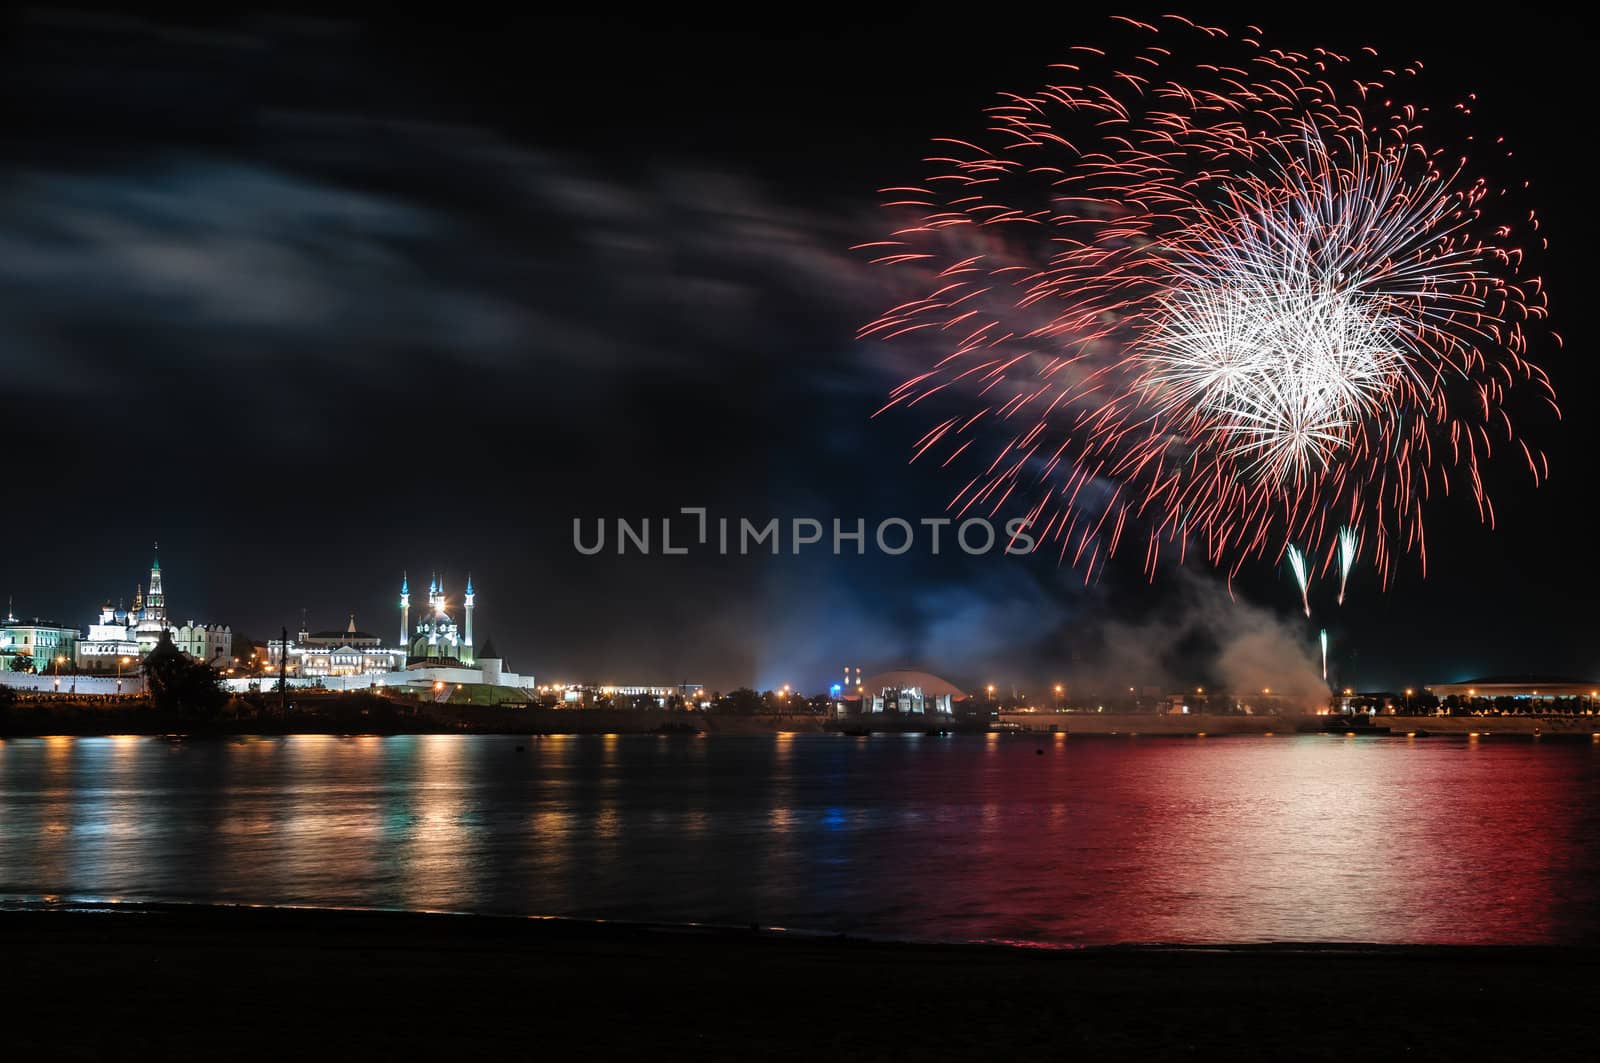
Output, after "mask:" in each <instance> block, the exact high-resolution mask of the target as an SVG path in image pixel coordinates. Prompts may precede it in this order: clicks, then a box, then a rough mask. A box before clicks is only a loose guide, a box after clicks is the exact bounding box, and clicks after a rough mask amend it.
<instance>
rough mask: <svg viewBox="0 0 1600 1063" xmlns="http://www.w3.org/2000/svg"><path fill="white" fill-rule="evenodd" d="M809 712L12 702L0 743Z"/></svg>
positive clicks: (458, 729) (785, 719) (780, 728)
mask: <svg viewBox="0 0 1600 1063" xmlns="http://www.w3.org/2000/svg"><path fill="white" fill-rule="evenodd" d="M826 725H827V721H826V719H825V718H823V717H821V716H817V715H814V714H809V713H784V714H777V713H769V714H758V715H751V716H738V715H722V714H712V713H703V712H693V713H685V712H664V711H663V712H649V711H643V710H637V709H547V708H508V707H504V706H493V705H452V704H447V703H446V704H436V703H433V702H417V701H413V700H410V699H404V698H395V697H388V696H385V695H380V694H372V693H365V692H362V693H346V694H303V693H302V694H297V695H296V696H295V697H294V699H293V700H292V701H291V702H290V706H289V709H288V711H287V713H285V712H283V711H281V710H279V709H278V708H276V707H269V708H267V709H264V710H260V709H254V708H246V709H245V710H244V711H233V712H223V713H221V714H219V715H217V716H214V717H210V718H207V719H196V718H194V717H192V716H187V715H184V714H181V713H173V712H162V711H160V710H157V709H155V708H154V707H152V706H151V705H149V704H148V703H147V702H143V701H132V700H129V701H115V700H110V699H106V700H99V701H93V700H77V701H69V700H64V699H63V700H55V701H48V700H45V701H34V702H22V701H18V702H15V703H12V704H7V705H3V706H0V738H38V737H46V736H49V737H54V736H80V737H93V736H103V735H173V734H181V735H188V736H193V737H236V736H241V735H273V734H371V735H401V734H520V735H539V734H578V735H582V734H653V733H657V732H666V733H691V734H692V733H694V732H702V733H705V734H716V735H725V734H780V733H800V734H804V733H821V732H822V731H823V730H825V729H826Z"/></svg>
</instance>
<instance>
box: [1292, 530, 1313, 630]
mask: <svg viewBox="0 0 1600 1063" xmlns="http://www.w3.org/2000/svg"><path fill="white" fill-rule="evenodd" d="M1288 555H1289V570H1290V571H1291V572H1293V573H1294V581H1295V582H1296V583H1298V584H1300V604H1302V605H1304V606H1305V607H1306V616H1307V617H1308V618H1309V617H1310V616H1311V596H1310V593H1309V591H1310V584H1311V573H1310V570H1309V569H1307V568H1306V555H1304V554H1302V553H1301V552H1300V551H1299V550H1297V549H1296V548H1295V547H1294V545H1293V544H1291V545H1290V546H1289V549H1288Z"/></svg>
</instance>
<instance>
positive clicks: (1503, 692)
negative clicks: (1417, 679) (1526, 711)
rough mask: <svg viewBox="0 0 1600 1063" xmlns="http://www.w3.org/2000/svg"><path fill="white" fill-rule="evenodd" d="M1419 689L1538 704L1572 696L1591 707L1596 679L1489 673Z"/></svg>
mask: <svg viewBox="0 0 1600 1063" xmlns="http://www.w3.org/2000/svg"><path fill="white" fill-rule="evenodd" d="M1423 689H1425V690H1426V691H1428V693H1430V694H1432V695H1433V696H1434V697H1436V698H1438V699H1439V700H1440V701H1443V700H1445V699H1446V698H1452V697H1453V698H1458V699H1461V700H1463V701H1469V702H1470V701H1488V702H1493V701H1496V700H1498V699H1500V698H1509V699H1511V700H1512V701H1513V702H1518V703H1523V704H1540V703H1543V702H1548V701H1553V700H1556V699H1562V698H1574V699H1579V700H1581V701H1582V702H1583V703H1584V705H1585V706H1586V707H1592V706H1593V703H1594V701H1595V700H1597V698H1600V682H1597V681H1595V680H1590V679H1574V678H1572V677H1570V676H1550V675H1489V676H1482V677H1480V678H1478V679H1465V680H1462V681H1461V682H1459V683H1434V684H1433V685H1432V686H1428V687H1424V688H1423Z"/></svg>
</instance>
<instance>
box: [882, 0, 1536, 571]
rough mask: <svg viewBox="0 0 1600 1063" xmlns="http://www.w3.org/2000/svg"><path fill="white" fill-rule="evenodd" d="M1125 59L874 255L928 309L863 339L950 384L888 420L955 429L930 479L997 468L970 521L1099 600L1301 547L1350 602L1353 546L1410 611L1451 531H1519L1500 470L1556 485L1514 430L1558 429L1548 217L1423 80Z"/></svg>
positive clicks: (1201, 36)
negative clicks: (1440, 512) (1117, 576)
mask: <svg viewBox="0 0 1600 1063" xmlns="http://www.w3.org/2000/svg"><path fill="white" fill-rule="evenodd" d="M1114 31H1115V34H1116V35H1117V36H1121V37H1128V38H1131V42H1125V43H1124V45H1123V46H1121V47H1120V48H1113V49H1102V48H1090V47H1080V48H1077V49H1074V50H1073V51H1072V53H1071V61H1070V62H1065V63H1061V64H1058V65H1057V66H1056V67H1055V68H1053V73H1054V75H1055V77H1054V78H1053V83H1052V84H1050V85H1048V86H1046V87H1045V88H1043V89H1041V90H1039V91H1038V92H1035V93H1033V94H1032V95H1026V96H1024V95H1005V96H1003V97H1002V99H1001V102H1000V103H998V104H997V105H996V106H994V107H992V108H990V109H989V111H988V119H989V122H988V129H987V130H986V131H985V132H984V133H983V134H982V135H981V136H978V137H974V138H967V139H951V140H944V141H939V142H937V150H936V152H935V153H934V157H933V158H931V159H929V160H928V161H929V163H930V164H931V165H932V167H933V172H932V173H931V174H930V175H929V176H928V177H927V179H926V180H924V181H923V182H922V183H920V184H917V185H911V186H906V187H898V188H892V189H887V190H886V192H887V204H886V208H887V209H888V210H890V211H892V212H894V213H895V214H896V216H897V218H899V219H901V223H900V224H899V226H898V227H897V228H895V229H894V230H893V231H892V232H891V233H890V234H889V235H888V237H887V238H886V239H884V240H881V241H876V242H874V243H872V244H867V245H863V246H864V247H865V248H867V249H869V250H870V252H871V254H872V256H873V258H874V261H877V262H882V263H886V264H889V265H892V266H895V267H896V268H897V269H898V270H899V273H898V274H897V276H898V277H901V278H904V279H905V281H906V284H905V289H904V296H903V298H902V300H901V301H900V302H899V304H898V305H896V306H895V307H893V308H892V309H890V310H889V311H887V312H886V313H884V314H882V315H881V316H880V317H879V318H878V319H877V320H876V321H874V322H873V323H872V324H870V325H869V326H867V327H866V328H865V329H863V330H862V335H863V336H864V337H870V338H872V339H874V340H878V341H885V342H887V341H897V342H900V343H908V342H915V343H916V347H915V350H916V351H917V354H918V357H925V361H924V362H923V364H921V365H920V366H919V367H918V368H917V370H916V371H915V372H913V373H912V374H911V375H910V376H909V377H908V378H907V379H906V380H904V381H903V382H902V383H901V384H900V385H899V386H898V387H896V388H895V389H894V390H893V391H892V392H891V393H890V396H889V400H888V402H887V403H886V404H885V406H884V407H883V409H882V410H880V411H879V412H880V413H882V412H884V411H886V410H889V409H891V408H895V409H905V410H914V411H915V412H916V413H917V414H925V415H927V416H928V417H929V420H930V421H931V425H930V427H929V428H928V430H927V431H926V433H925V434H924V435H923V436H922V437H921V438H920V439H919V440H918V441H917V443H916V445H915V447H914V448H913V454H912V460H918V459H923V458H927V459H928V460H939V461H942V462H943V463H944V464H946V465H951V464H955V463H956V462H958V461H961V462H965V463H976V464H975V466H974V468H975V472H974V473H973V475H971V477H970V479H968V478H967V477H966V476H962V477H960V478H959V479H958V480H957V482H961V481H963V480H964V481H965V485H964V486H963V487H962V488H961V489H960V490H959V491H958V492H957V493H956V494H955V495H954V497H953V498H952V499H951V501H950V504H949V509H950V511H951V512H952V513H953V514H954V515H956V516H966V515H971V516H979V515H983V516H989V517H993V516H995V515H996V514H997V513H998V512H999V511H1000V510H1001V509H1002V508H1005V507H1011V508H1013V509H1017V510H1020V512H1021V514H1022V515H1023V516H1025V517H1026V518H1028V519H1029V520H1031V521H1032V525H1033V531H1034V534H1035V535H1036V536H1037V537H1038V539H1039V541H1040V542H1041V544H1046V545H1049V546H1051V547H1053V548H1055V549H1056V550H1057V552H1058V556H1059V558H1060V559H1061V561H1062V562H1063V563H1070V564H1074V565H1081V567H1082V569H1083V572H1084V578H1085V580H1088V579H1091V578H1092V577H1093V575H1094V573H1095V572H1096V570H1097V568H1098V567H1099V566H1101V565H1102V564H1103V562H1104V559H1105V558H1106V557H1108V556H1111V555H1112V554H1114V553H1115V552H1116V551H1117V549H1118V547H1119V545H1120V544H1122V542H1123V541H1124V536H1138V537H1139V538H1140V539H1142V540H1143V543H1142V548H1143V553H1144V563H1145V567H1146V569H1147V571H1148V572H1149V573H1150V574H1151V575H1152V577H1153V575H1154V572H1155V570H1156V565H1157V563H1158V560H1159V558H1160V556H1161V554H1162V552H1163V550H1172V551H1175V552H1176V553H1177V555H1178V557H1179V559H1180V560H1182V558H1183V555H1184V553H1185V551H1186V550H1187V549H1188V548H1189V546H1190V545H1193V546H1194V547H1195V548H1196V549H1198V550H1200V551H1202V552H1203V554H1204V556H1205V557H1206V559H1207V560H1209V561H1210V562H1212V563H1213V564H1215V565H1217V566H1219V567H1221V568H1223V569H1225V570H1226V571H1227V574H1228V576H1229V578H1231V577H1232V576H1233V575H1234V574H1236V573H1237V572H1238V571H1239V569H1240V568H1241V567H1242V566H1243V565H1244V563H1245V562H1246V561H1247V560H1249V559H1251V558H1257V557H1263V556H1275V555H1277V554H1279V553H1280V552H1282V551H1283V550H1284V548H1285V547H1286V546H1287V545H1288V544H1289V543H1290V542H1291V541H1298V542H1302V543H1304V544H1306V555H1305V557H1306V558H1314V559H1316V561H1315V564H1316V565H1317V566H1320V567H1319V571H1321V572H1323V573H1326V572H1328V571H1330V570H1331V568H1332V566H1333V565H1334V564H1335V563H1339V564H1340V565H1341V567H1342V568H1343V569H1344V573H1345V574H1348V564H1349V560H1347V559H1346V555H1344V554H1343V552H1342V540H1341V539H1340V538H1339V537H1338V536H1337V534H1336V532H1335V529H1339V528H1341V527H1344V528H1350V527H1354V526H1360V527H1361V528H1362V529H1363V534H1364V537H1365V538H1366V540H1367V542H1368V543H1369V544H1370V546H1371V549H1372V556H1373V561H1374V565H1375V567H1376V568H1377V570H1378V572H1379V574H1380V577H1381V579H1382V581H1383V583H1384V584H1385V585H1387V583H1388V580H1389V578H1390V571H1391V566H1392V565H1393V564H1394V563H1395V561H1396V559H1397V557H1399V556H1401V555H1407V554H1413V555H1415V556H1417V557H1418V558H1419V559H1420V563H1421V565H1422V568H1423V571H1424V572H1426V565H1427V545H1426V536H1425V532H1424V523H1423V511H1424V506H1425V503H1428V502H1429V501H1430V500H1432V499H1434V498H1436V497H1438V496H1441V495H1446V494H1449V493H1450V492H1451V491H1452V490H1457V491H1462V492H1464V493H1466V494H1468V495H1469V497H1471V499H1472V500H1473V502H1474V503H1475V505H1476V508H1477V510H1478V514H1479V518H1480V519H1481V520H1483V521H1485V522H1487V523H1489V524H1490V525H1491V526H1492V524H1493V521H1494V508H1493V503H1492V501H1491V499H1490V496H1489V493H1488V490H1487V487H1486V484H1485V475H1484V474H1485V471H1486V468H1487V467H1488V465H1489V463H1490V461H1491V459H1492V458H1494V457H1495V456H1496V452H1497V451H1498V452H1499V453H1500V454H1501V455H1504V454H1506V453H1510V454H1512V455H1514V456H1517V457H1519V458H1520V459H1521V460H1522V461H1524V462H1525V463H1526V466H1527V468H1528V470H1529V472H1530V473H1531V475H1532V477H1533V480H1534V482H1535V483H1538V482H1540V481H1541V480H1542V479H1543V478H1544V477H1545V476H1546V475H1547V474H1548V466H1547V462H1546V460H1545V457H1544V455H1543V453H1542V452H1540V451H1538V450H1535V449H1533V448H1532V447H1531V446H1529V445H1528V444H1526V443H1524V442H1523V441H1522V440H1521V439H1520V438H1519V437H1518V435H1517V434H1516V432H1515V430H1514V428H1513V418H1512V412H1513V407H1514V406H1515V407H1516V408H1517V409H1519V410H1520V407H1521V404H1522V403H1523V399H1522V396H1524V395H1526V396H1528V400H1527V401H1528V403H1529V404H1531V405H1536V406H1537V405H1546V404H1547V405H1548V407H1549V408H1550V409H1551V410H1554V411H1555V412H1556V413H1557V414H1559V410H1557V409H1556V404H1555V394H1554V391H1553V389H1552V388H1551V386H1550V383H1549V379H1548V377H1547V376H1546V374H1545V372H1544V371H1543V370H1542V369H1541V368H1540V367H1539V366H1538V365H1537V364H1535V363H1534V362H1533V361H1531V360H1530V358H1529V357H1528V352H1529V349H1530V345H1531V343H1532V342H1533V341H1534V340H1539V341H1543V340H1545V339H1546V338H1547V337H1548V339H1549V342H1550V344H1551V345H1557V344H1559V338H1558V337H1556V336H1555V335H1554V333H1552V332H1549V330H1548V328H1547V326H1546V324H1545V318H1546V298H1545V293H1544V286H1543V284H1542V283H1541V281H1540V280H1539V279H1538V278H1537V277H1534V276H1529V275H1528V274H1527V272H1526V268H1525V262H1524V250H1523V248H1522V242H1523V241H1531V242H1533V243H1534V244H1535V246H1536V248H1537V247H1538V246H1540V245H1542V238H1541V237H1539V236H1538V233H1537V229H1538V226H1537V220H1536V218H1535V217H1534V215H1533V214H1532V212H1531V211H1528V210H1524V209H1520V208H1517V207H1515V206H1514V205H1513V200H1514V198H1515V197H1516V196H1517V195H1520V194H1521V189H1520V188H1501V187H1499V186H1498V185H1491V184H1490V183H1489V182H1488V181H1487V180H1485V179H1484V178H1482V177H1479V176H1474V175H1473V174H1472V173H1471V172H1470V166H1469V162H1468V160H1467V158H1466V157H1465V156H1464V155H1463V153H1462V150H1461V149H1462V148H1463V147H1465V146H1469V145H1476V144H1481V143H1482V141H1481V140H1474V138H1473V136H1472V135H1471V134H1469V133H1468V132H1466V123H1468V122H1469V121H1470V115H1471V107H1470V102H1469V103H1463V104H1461V105H1458V106H1457V107H1456V108H1455V109H1454V110H1451V111H1444V112H1438V113H1435V112H1434V111H1431V110H1430V109H1429V108H1428V107H1425V106H1421V105H1419V104H1416V103H1410V102H1407V97H1408V96H1409V95H1410V94H1411V93H1412V85H1413V83H1415V82H1417V81H1418V79H1420V77H1421V70H1422V68H1421V64H1420V63H1413V64H1410V65H1392V66H1385V65H1384V64H1383V63H1382V62H1381V61H1380V60H1379V59H1378V56H1377V53H1376V52H1375V51H1372V50H1371V49H1364V50H1363V51H1362V52H1360V53H1357V54H1355V55H1341V54H1338V53H1334V52H1331V51H1328V50H1325V49H1321V48H1316V49H1311V50H1309V51H1291V50H1284V49H1281V48H1276V47H1270V46H1268V45H1267V44H1265V43H1263V40H1262V36H1263V35H1262V33H1261V31H1259V30H1257V29H1255V28H1253V27H1250V28H1247V29H1246V30H1245V31H1244V32H1241V33H1232V34H1230V33H1228V32H1226V31H1224V30H1222V29H1218V28H1215V27H1204V26H1198V25H1196V24H1194V23H1192V22H1189V21H1188V20H1185V19H1181V18H1179V17H1177V16H1167V17H1165V18H1163V19H1161V20H1158V23H1157V24H1156V25H1149V24H1143V23H1138V22H1134V21H1132V20H1126V19H1124V20H1120V21H1119V22H1117V23H1116V24H1114ZM1425 127H1426V131H1425ZM1438 127H1443V130H1444V131H1443V132H1441V133H1436V132H1435V130H1436V129H1437V128H1438ZM1458 127H1460V128H1458ZM1494 150H1496V151H1497V152H1503V151H1504V149H1503V148H1496V149H1494ZM1514 397H1515V398H1516V399H1517V403H1515V404H1514V403H1513V398H1514ZM924 404H925V405H924ZM1353 556H1354V554H1353V550H1352V552H1351V553H1350V554H1349V555H1348V558H1349V559H1350V560H1353ZM1308 574H1309V572H1308ZM1301 582H1302V589H1303V587H1304V582H1305V580H1304V578H1302V580H1301ZM1342 587H1343V580H1342V578H1341V596H1342Z"/></svg>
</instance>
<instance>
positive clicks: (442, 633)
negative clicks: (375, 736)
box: [228, 572, 535, 700]
mask: <svg viewBox="0 0 1600 1063" xmlns="http://www.w3.org/2000/svg"><path fill="white" fill-rule="evenodd" d="M476 605H477V593H476V592H475V591H474V590H473V587H472V577H471V576H470V575H469V576H468V577H467V586H466V592H465V594H464V595H463V597H462V599H461V615H462V622H461V623H460V624H457V622H456V618H455V614H454V613H453V612H452V611H451V604H450V598H449V595H448V594H447V593H446V591H445V582H444V577H443V576H442V575H441V574H439V573H437V572H436V573H434V575H433V578H432V579H430V580H429V581H428V600H427V605H426V607H425V609H423V610H420V611H419V615H418V617H417V621H416V626H415V627H413V626H412V623H411V581H410V578H409V577H408V576H406V575H404V574H402V575H401V577H400V638H399V640H398V642H397V644H396V645H394V646H392V647H386V646H384V645H383V641H384V640H383V639H381V638H379V637H378V636H377V635H373V634H369V633H368V632H365V631H361V630H358V629H357V627H356V618H355V614H354V613H351V614H350V617H349V622H348V624H347V625H346V626H345V628H344V630H342V631H340V630H330V631H318V632H311V631H309V630H308V626H307V625H306V624H305V623H304V622H302V623H301V625H300V631H299V633H298V634H297V636H296V637H295V638H294V639H291V640H289V641H288V642H287V643H285V642H284V640H282V639H274V640H272V641H271V642H268V643H267V661H268V665H269V668H270V669H280V668H281V672H282V674H283V676H284V678H285V679H286V680H287V682H288V684H289V686H291V687H308V686H310V687H321V688H324V689H328V690H365V689H369V688H375V687H384V688H406V689H409V690H412V691H415V692H423V691H432V692H434V693H436V694H440V695H447V694H448V692H449V691H451V690H454V689H459V688H462V687H466V686H489V687H512V688H519V689H525V690H532V689H533V688H534V685H535V684H534V678H533V676H523V675H518V674H517V673H515V672H510V671H507V670H506V668H505V662H504V661H503V660H502V659H501V658H500V656H499V654H498V653H496V652H495V650H494V644H493V642H492V641H490V642H487V643H485V644H484V647H483V652H482V653H481V654H480V653H479V652H478V651H477V649H476V648H475V647H474V645H473V641H472V614H473V610H474V608H475V607H476ZM276 682H277V680H276V679H275V678H273V677H272V676H270V675H269V676H265V677H252V678H246V679H234V680H230V681H229V682H228V685H229V686H231V687H234V688H237V689H239V690H245V689H249V687H250V686H252V685H253V686H255V687H257V688H258V689H264V688H265V687H264V686H263V684H274V685H275V684H276ZM440 700H444V698H443V697H441V698H440Z"/></svg>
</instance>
